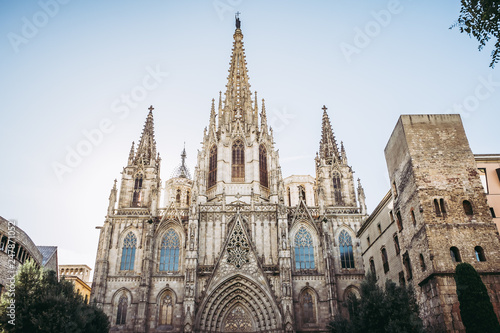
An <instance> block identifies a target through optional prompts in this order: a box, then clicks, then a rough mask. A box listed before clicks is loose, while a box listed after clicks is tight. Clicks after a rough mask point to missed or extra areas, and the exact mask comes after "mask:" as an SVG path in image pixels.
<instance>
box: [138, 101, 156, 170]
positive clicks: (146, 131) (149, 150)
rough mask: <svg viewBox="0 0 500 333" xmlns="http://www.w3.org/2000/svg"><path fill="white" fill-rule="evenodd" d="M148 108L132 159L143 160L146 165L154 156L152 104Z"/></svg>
mask: <svg viewBox="0 0 500 333" xmlns="http://www.w3.org/2000/svg"><path fill="white" fill-rule="evenodd" d="M148 110H149V114H148V116H147V118H146V123H145V124H144V128H143V130H142V135H141V139H140V140H139V145H138V146H137V152H136V154H135V159H134V162H139V161H143V162H144V163H145V164H146V165H149V164H150V163H151V161H152V160H153V159H155V158H156V141H155V131H154V122H153V110H154V108H153V106H152V105H151V106H150V107H149V108H148Z"/></svg>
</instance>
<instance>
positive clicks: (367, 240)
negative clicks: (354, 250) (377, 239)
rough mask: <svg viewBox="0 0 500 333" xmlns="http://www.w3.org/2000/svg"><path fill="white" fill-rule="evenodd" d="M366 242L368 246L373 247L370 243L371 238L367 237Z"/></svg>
mask: <svg viewBox="0 0 500 333" xmlns="http://www.w3.org/2000/svg"><path fill="white" fill-rule="evenodd" d="M366 242H367V243H368V246H370V245H371V242H370V237H366Z"/></svg>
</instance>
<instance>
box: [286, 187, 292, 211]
mask: <svg viewBox="0 0 500 333" xmlns="http://www.w3.org/2000/svg"><path fill="white" fill-rule="evenodd" d="M286 192H287V194H288V206H292V195H291V193H290V186H289V187H288V188H287V190H286Z"/></svg>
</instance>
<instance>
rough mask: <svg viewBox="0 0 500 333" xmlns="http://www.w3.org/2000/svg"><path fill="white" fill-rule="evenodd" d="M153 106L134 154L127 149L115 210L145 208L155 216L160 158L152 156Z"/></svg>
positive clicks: (154, 150) (154, 145)
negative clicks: (126, 160)
mask: <svg viewBox="0 0 500 333" xmlns="http://www.w3.org/2000/svg"><path fill="white" fill-rule="evenodd" d="M153 110H154V108H153V106H150V107H149V114H148V116H147V118H146V123H145V124H144V128H143V130H142V135H141V139H140V141H139V145H138V146H137V150H136V151H134V142H132V147H131V148H130V153H129V157H128V162H127V166H126V167H124V168H123V171H122V181H121V190H120V198H119V200H118V208H119V209H121V208H149V209H150V211H151V215H153V216H156V212H157V209H158V202H159V198H160V192H159V189H160V187H161V185H160V184H161V181H160V162H161V158H160V154H157V153H156V141H155V135H154V123H153Z"/></svg>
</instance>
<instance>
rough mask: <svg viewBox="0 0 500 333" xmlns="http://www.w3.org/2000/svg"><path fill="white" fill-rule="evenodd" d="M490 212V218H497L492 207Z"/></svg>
mask: <svg viewBox="0 0 500 333" xmlns="http://www.w3.org/2000/svg"><path fill="white" fill-rule="evenodd" d="M490 212H491V217H493V218H495V217H497V216H496V215H495V210H494V209H493V207H490Z"/></svg>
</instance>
